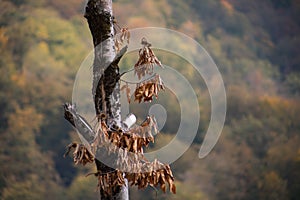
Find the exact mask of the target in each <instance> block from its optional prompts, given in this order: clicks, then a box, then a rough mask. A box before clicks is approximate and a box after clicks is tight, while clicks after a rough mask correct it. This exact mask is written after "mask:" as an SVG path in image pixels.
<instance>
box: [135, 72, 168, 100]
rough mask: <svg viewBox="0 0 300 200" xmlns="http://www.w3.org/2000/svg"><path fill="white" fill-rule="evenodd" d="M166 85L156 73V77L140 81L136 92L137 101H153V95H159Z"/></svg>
mask: <svg viewBox="0 0 300 200" xmlns="http://www.w3.org/2000/svg"><path fill="white" fill-rule="evenodd" d="M164 89H165V86H164V84H163V82H162V80H161V78H160V76H159V75H156V76H155V78H154V79H151V80H149V81H145V82H142V83H138V84H137V87H136V89H135V92H134V97H135V99H134V100H135V101H138V102H139V103H140V102H141V101H144V102H151V101H152V100H153V97H154V96H155V97H156V98H157V97H158V92H159V91H160V90H164Z"/></svg>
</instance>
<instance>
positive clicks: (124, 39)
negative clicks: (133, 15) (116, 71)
mask: <svg viewBox="0 0 300 200" xmlns="http://www.w3.org/2000/svg"><path fill="white" fill-rule="evenodd" d="M118 27H119V26H118ZM129 40H130V32H129V29H128V28H120V34H118V37H117V36H116V37H115V38H114V42H115V48H116V51H117V52H119V51H120V50H121V48H122V46H123V45H124V44H125V43H127V44H129Z"/></svg>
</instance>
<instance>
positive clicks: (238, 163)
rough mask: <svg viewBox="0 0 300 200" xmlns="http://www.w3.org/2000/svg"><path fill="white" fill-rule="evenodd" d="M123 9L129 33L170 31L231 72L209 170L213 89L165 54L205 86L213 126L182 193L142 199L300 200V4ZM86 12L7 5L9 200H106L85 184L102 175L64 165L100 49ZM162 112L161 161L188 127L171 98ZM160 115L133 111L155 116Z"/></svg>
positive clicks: (3, 96)
mask: <svg viewBox="0 0 300 200" xmlns="http://www.w3.org/2000/svg"><path fill="white" fill-rule="evenodd" d="M113 2H114V5H113V7H114V14H115V17H116V19H117V21H118V23H119V24H120V25H121V26H124V27H129V28H138V27H145V26H159V27H166V28H170V29H173V30H178V31H180V32H183V33H185V34H187V35H188V36H190V37H192V38H194V39H195V40H196V41H198V42H199V43H200V44H202V45H203V47H204V48H205V49H206V50H207V51H208V52H209V53H210V55H211V56H212V58H213V59H214V61H215V62H216V64H217V66H218V67H219V70H220V72H221V73H222V76H223V79H224V83H225V87H226V93H227V103H228V105H227V106H228V107H227V109H228V111H227V117H226V122H225V126H224V129H223V132H222V135H221V138H220V140H219V141H218V143H217V145H216V146H215V148H214V149H213V151H212V152H211V153H210V154H209V155H208V156H207V157H206V158H204V159H198V157H197V153H198V151H199V148H200V145H201V142H202V141H203V137H204V135H205V132H206V130H207V126H208V124H209V119H210V100H209V94H208V92H207V88H206V86H205V83H204V82H203V80H202V79H201V76H199V75H198V74H197V73H196V72H195V71H194V70H193V68H192V67H186V66H188V63H185V61H184V60H180V59H179V60H178V59H174V58H171V56H172V55H167V54H166V53H164V57H162V56H160V55H161V54H160V53H159V52H158V53H157V55H158V57H159V58H160V59H161V60H162V62H164V60H168V62H172V67H174V68H176V69H177V70H179V71H180V72H181V74H183V75H184V76H185V77H186V78H187V79H188V80H189V81H190V82H191V84H192V85H193V87H194V90H195V91H196V93H197V96H198V101H199V106H200V110H201V121H200V122H199V123H200V126H199V130H198V133H197V136H196V139H195V141H194V143H193V145H192V146H191V148H190V149H189V150H188V151H187V152H186V153H185V154H184V155H183V156H182V157H181V158H180V159H179V160H178V161H176V162H175V163H173V164H172V166H171V167H172V168H173V170H174V175H175V177H176V186H177V192H178V194H176V195H173V194H170V193H167V194H163V193H162V192H161V191H160V190H158V191H156V190H155V189H153V188H147V189H144V190H140V191H139V190H137V188H135V187H131V189H130V196H131V199H144V200H147V199H149V200H150V199H191V200H194V199H198V200H229V199H230V200H231V199H232V200H238V199H243V200H254V199H255V200H256V199H264V200H276V199H278V200H288V199H290V200H298V199H300V117H299V113H300V104H299V95H300V48H299V46H300V34H299V33H300V1H299V0H265V1H260V0H251V1H246V0H209V1H207V0H160V1H157V0H145V1H140V0H131V1H129V0H116V1H113ZM85 3H86V2H85V1H83V0H63V1H62V0H39V1H36V0H1V1H0V88H1V89H0V198H1V199H3V200H15V199H23V200H27V199H28V200H35V199H70V200H71V199H72V200H77V199H78V200H79V199H97V198H98V195H97V192H96V185H97V181H96V178H95V177H93V176H89V177H85V174H87V173H89V172H94V171H95V167H94V166H93V165H89V166H87V167H80V166H79V167H75V166H74V164H73V163H72V159H71V158H70V157H68V158H63V154H64V150H65V146H66V145H67V144H69V143H70V142H71V141H78V137H77V135H76V133H75V132H74V130H73V129H72V128H71V126H70V125H69V124H68V122H67V121H65V120H64V119H63V109H62V104H63V103H64V102H66V101H70V100H71V98H72V88H73V82H74V78H75V75H76V72H77V70H78V68H79V66H80V63H81V62H82V61H83V59H84V58H85V57H86V56H87V55H88V53H89V52H90V51H91V50H92V39H91V36H90V33H89V29H88V26H87V23H86V20H85V19H84V17H83V13H84V7H85ZM182 46H183V48H188V47H186V46H185V44H182ZM131 56H132V55H131V54H130V55H128V56H127V58H126V59H124V60H123V61H122V65H123V67H124V68H123V69H126V68H128V67H129V66H130V64H128V63H130V60H133V59H134V57H133V58H131ZM168 56H170V59H169V57H168ZM126 63H127V64H126ZM121 67H122V66H121ZM121 70H122V69H121ZM154 103H159V104H161V105H164V107H165V108H166V110H167V111H168V112H169V114H168V116H170V117H168V119H167V121H166V124H165V126H164V128H163V129H162V133H161V134H160V135H158V136H157V137H156V143H155V144H154V145H151V147H150V148H149V149H150V150H151V149H156V148H159V147H160V146H163V145H164V144H167V143H168V141H170V140H171V139H172V138H173V137H174V134H176V131H177V128H178V120H179V119H180V112H179V107H178V105H176V104H177V101H176V97H175V96H172V95H169V96H166V95H165V96H164V95H162V96H161V98H160V99H159V100H157V101H156V102H153V104H154ZM147 106H148V107H147ZM149 106H151V105H137V104H133V105H131V107H130V108H131V110H132V111H133V112H135V113H137V115H138V116H140V117H143V115H146V114H147V113H145V111H144V110H145V109H148V108H149ZM191 120H192V119H191ZM187 134H188V133H187ZM175 150H176V149H175Z"/></svg>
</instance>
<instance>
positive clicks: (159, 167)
mask: <svg viewBox="0 0 300 200" xmlns="http://www.w3.org/2000/svg"><path fill="white" fill-rule="evenodd" d="M141 170H142V171H141V172H140V173H125V178H127V180H128V182H129V183H131V185H136V186H138V189H142V188H146V187H147V186H148V185H150V186H152V187H153V186H154V187H156V186H158V185H160V188H161V189H162V191H163V192H166V185H167V184H169V189H170V191H171V192H173V193H174V194H175V193H176V186H175V184H174V176H173V173H172V171H171V168H170V166H169V165H163V164H162V163H160V162H158V161H157V160H154V161H153V162H146V163H144V164H143V165H142V169H141Z"/></svg>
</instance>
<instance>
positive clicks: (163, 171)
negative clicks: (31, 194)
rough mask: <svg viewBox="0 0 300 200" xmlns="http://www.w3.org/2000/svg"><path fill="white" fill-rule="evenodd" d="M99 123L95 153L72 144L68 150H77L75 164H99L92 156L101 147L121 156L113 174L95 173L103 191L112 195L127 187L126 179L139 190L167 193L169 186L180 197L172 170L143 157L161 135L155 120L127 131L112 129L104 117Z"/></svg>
mask: <svg viewBox="0 0 300 200" xmlns="http://www.w3.org/2000/svg"><path fill="white" fill-rule="evenodd" d="M99 119H100V121H99V124H98V127H97V135H96V137H95V139H94V141H93V142H92V144H91V148H92V150H89V149H88V148H86V147H85V146H84V145H83V144H77V143H72V144H70V145H69V146H68V147H67V152H66V154H65V155H67V154H68V153H69V152H70V151H71V150H72V149H74V152H73V158H74V163H75V164H82V165H85V164H87V163H92V162H94V161H95V156H94V154H93V153H92V152H96V150H97V148H98V147H108V148H107V149H108V151H109V152H113V153H117V155H118V158H117V166H118V169H116V170H113V171H111V172H105V173H104V172H101V171H98V172H97V173H94V175H95V176H97V178H98V187H99V188H101V189H103V191H105V192H106V193H107V195H110V194H112V192H113V191H112V190H111V188H113V187H111V186H117V185H119V186H121V185H124V184H125V180H124V178H127V180H128V182H129V183H130V184H131V185H136V186H138V188H139V189H141V188H145V187H147V186H148V185H150V186H154V187H156V186H159V187H160V188H161V189H162V190H163V191H164V192H166V186H167V185H169V189H170V191H171V192H173V193H174V194H175V193H176V187H175V184H174V176H173V174H172V171H171V169H170V166H169V165H164V164H162V163H160V162H159V161H157V160H154V161H153V162H148V161H147V160H146V159H145V158H144V156H143V147H144V146H147V145H148V144H149V143H150V142H154V137H153V134H157V133H158V129H157V123H156V120H155V118H154V116H148V117H147V118H146V119H145V121H144V122H143V123H142V124H141V125H139V126H138V125H136V126H134V127H133V128H131V129H129V130H126V131H124V130H122V129H121V128H120V127H118V126H116V125H114V126H112V127H108V126H107V124H106V123H105V115H104V114H102V115H100V117H99ZM111 144H113V145H111ZM129 152H131V153H129Z"/></svg>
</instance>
